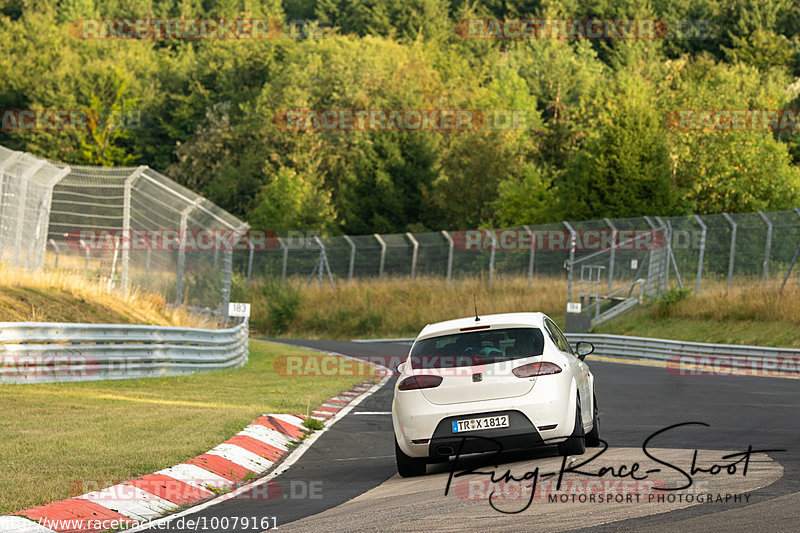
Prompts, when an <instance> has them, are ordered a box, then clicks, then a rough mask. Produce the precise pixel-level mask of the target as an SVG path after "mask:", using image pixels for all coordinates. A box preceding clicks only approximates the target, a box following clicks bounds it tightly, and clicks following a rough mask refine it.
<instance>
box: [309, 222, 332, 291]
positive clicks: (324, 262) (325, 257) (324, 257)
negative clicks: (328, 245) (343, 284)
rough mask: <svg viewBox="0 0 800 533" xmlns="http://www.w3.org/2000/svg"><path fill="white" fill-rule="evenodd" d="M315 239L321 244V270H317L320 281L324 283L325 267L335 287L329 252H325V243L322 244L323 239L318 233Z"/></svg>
mask: <svg viewBox="0 0 800 533" xmlns="http://www.w3.org/2000/svg"><path fill="white" fill-rule="evenodd" d="M314 240H315V241H316V243H317V245H318V246H319V272H317V280H318V283H322V269H323V268H324V269H325V271H326V272H327V273H328V280H330V282H331V288H332V289H335V288H336V284H335V283H334V282H333V274H331V266H330V265H329V264H328V254H327V253H325V245H324V244H322V240H321V239H320V238H319V237H318V236H317V235H314Z"/></svg>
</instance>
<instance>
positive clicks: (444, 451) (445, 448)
mask: <svg viewBox="0 0 800 533" xmlns="http://www.w3.org/2000/svg"><path fill="white" fill-rule="evenodd" d="M455 453H456V450H455V448H453V447H452V446H450V445H448V444H444V445H442V446H437V448H436V455H455Z"/></svg>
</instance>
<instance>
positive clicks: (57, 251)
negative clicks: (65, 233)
mask: <svg viewBox="0 0 800 533" xmlns="http://www.w3.org/2000/svg"><path fill="white" fill-rule="evenodd" d="M47 242H49V243H50V244H52V245H53V248H55V249H56V264H55V266H54V267H53V268H58V254H59V249H58V244H57V243H56V241H55V240H54V239H50V240H49V241H47Z"/></svg>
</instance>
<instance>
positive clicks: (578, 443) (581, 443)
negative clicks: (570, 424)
mask: <svg viewBox="0 0 800 533" xmlns="http://www.w3.org/2000/svg"><path fill="white" fill-rule="evenodd" d="M585 451H586V435H585V433H584V431H583V422H582V421H581V402H580V400H578V404H577V406H576V408H575V426H574V429H573V430H572V435H570V436H569V437H567V440H565V441H564V442H562V443H560V444H559V445H558V454H559V455H583V453H584V452H585Z"/></svg>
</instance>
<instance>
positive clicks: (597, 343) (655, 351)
mask: <svg viewBox="0 0 800 533" xmlns="http://www.w3.org/2000/svg"><path fill="white" fill-rule="evenodd" d="M565 335H566V337H567V339H568V340H569V341H570V343H572V344H573V345H574V344H575V343H577V342H580V341H587V342H591V343H592V344H593V345H594V352H593V355H598V356H606V357H619V358H623V359H632V360H637V361H659V362H662V363H666V362H674V363H678V362H679V360H680V358H681V357H688V358H692V359H693V360H694V361H698V360H700V359H701V358H704V357H705V358H714V365H717V366H727V367H730V368H735V367H746V366H747V365H748V364H749V363H751V362H752V360H753V358H760V359H764V358H773V359H776V360H777V359H793V360H795V361H798V362H800V350H797V349H792V348H772V347H764V346H749V345H742V344H711V343H706V342H689V341H675V340H668V339H653V338H649V337H628V336H625V335H606V334H597V333H566V334H565ZM356 342H393V343H398V344H411V343H413V342H414V339H412V338H400V339H359V340H358V341H356ZM591 357H592V356H591V355H590V356H589V358H591Z"/></svg>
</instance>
